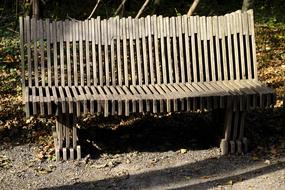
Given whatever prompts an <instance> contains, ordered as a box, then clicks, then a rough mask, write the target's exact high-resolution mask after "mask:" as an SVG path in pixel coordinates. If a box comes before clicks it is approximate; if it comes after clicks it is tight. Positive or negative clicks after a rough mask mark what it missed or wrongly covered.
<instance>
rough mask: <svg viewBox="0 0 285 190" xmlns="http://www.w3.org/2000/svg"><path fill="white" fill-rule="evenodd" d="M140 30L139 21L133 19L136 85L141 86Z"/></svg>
mask: <svg viewBox="0 0 285 190" xmlns="http://www.w3.org/2000/svg"><path fill="white" fill-rule="evenodd" d="M140 30H142V28H141V26H140V21H139V20H138V19H134V32H135V39H136V43H135V45H136V57H137V71H138V76H137V77H138V85H142V84H143V68H142V53H141V52H142V50H141V41H140V33H141V31H140Z"/></svg>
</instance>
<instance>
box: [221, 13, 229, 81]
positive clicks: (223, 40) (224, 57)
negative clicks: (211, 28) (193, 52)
mask: <svg viewBox="0 0 285 190" xmlns="http://www.w3.org/2000/svg"><path fill="white" fill-rule="evenodd" d="M218 22H219V25H218V29H219V38H220V39H221V45H222V60H223V66H222V68H223V76H224V80H228V79H229V78H228V77H229V76H228V64H227V52H226V45H225V43H226V38H225V33H226V28H227V24H226V22H225V17H224V16H220V17H218Z"/></svg>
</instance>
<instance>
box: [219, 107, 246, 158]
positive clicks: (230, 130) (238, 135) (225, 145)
mask: <svg viewBox="0 0 285 190" xmlns="http://www.w3.org/2000/svg"><path fill="white" fill-rule="evenodd" d="M245 115H246V112H245V111H238V110H236V111H233V109H232V108H230V107H228V108H227V109H226V112H225V121H224V128H225V133H224V138H223V139H222V140H221V144H220V148H221V152H222V155H227V154H229V153H231V154H235V153H239V154H241V153H246V152H247V151H248V142H247V138H246V137H244V121H245Z"/></svg>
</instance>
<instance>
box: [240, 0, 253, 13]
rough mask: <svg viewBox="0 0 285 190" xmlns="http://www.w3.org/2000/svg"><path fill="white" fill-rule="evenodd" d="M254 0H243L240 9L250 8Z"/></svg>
mask: <svg viewBox="0 0 285 190" xmlns="http://www.w3.org/2000/svg"><path fill="white" fill-rule="evenodd" d="M253 1H254V0H243V3H242V11H247V10H248V9H251V8H252V5H253Z"/></svg>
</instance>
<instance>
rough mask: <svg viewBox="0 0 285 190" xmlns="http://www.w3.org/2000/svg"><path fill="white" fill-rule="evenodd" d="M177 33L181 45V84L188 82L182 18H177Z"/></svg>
mask: <svg viewBox="0 0 285 190" xmlns="http://www.w3.org/2000/svg"><path fill="white" fill-rule="evenodd" d="M176 30H177V31H176V33H177V35H178V44H179V64H180V65H179V67H180V82H183V83H184V82H186V74H185V65H184V64H185V63H184V48H183V38H182V18H181V16H177V17H176Z"/></svg>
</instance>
